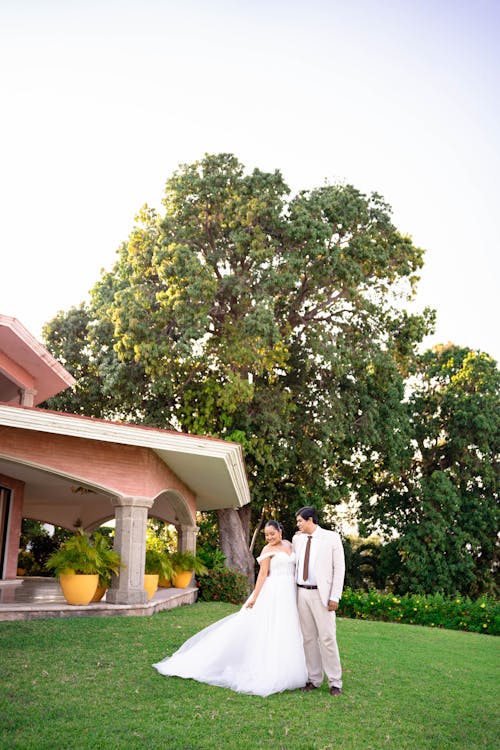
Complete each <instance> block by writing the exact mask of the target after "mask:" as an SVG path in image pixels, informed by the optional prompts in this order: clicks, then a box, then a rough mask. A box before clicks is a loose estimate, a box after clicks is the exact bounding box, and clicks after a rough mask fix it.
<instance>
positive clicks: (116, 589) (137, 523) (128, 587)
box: [106, 497, 154, 604]
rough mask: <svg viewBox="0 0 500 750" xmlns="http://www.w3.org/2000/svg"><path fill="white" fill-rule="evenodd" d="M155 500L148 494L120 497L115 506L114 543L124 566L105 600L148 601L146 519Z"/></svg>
mask: <svg viewBox="0 0 500 750" xmlns="http://www.w3.org/2000/svg"><path fill="white" fill-rule="evenodd" d="M153 502H154V500H153V499H152V498H149V497H117V498H114V499H113V506H114V509H115V519H116V525H115V544H114V547H115V549H116V551H117V552H118V553H119V554H120V556H121V561H122V565H123V566H124V567H123V568H121V569H120V574H119V576H113V581H112V583H111V587H110V588H109V590H108V592H107V594H106V601H107V602H110V603H111V604H145V603H146V602H147V600H148V595H147V592H146V591H145V589H144V558H145V555H146V521H147V518H148V508H151V507H152V505H153Z"/></svg>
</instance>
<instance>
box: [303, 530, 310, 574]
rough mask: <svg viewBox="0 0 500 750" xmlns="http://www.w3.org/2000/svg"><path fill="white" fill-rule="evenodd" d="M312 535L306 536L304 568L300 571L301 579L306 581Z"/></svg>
mask: <svg viewBox="0 0 500 750" xmlns="http://www.w3.org/2000/svg"><path fill="white" fill-rule="evenodd" d="M311 539H312V536H308V537H307V544H306V553H305V555H304V569H303V571H302V580H304V581H307V579H308V578H309V554H310V552H311Z"/></svg>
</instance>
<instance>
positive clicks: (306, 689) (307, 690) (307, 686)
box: [300, 682, 316, 693]
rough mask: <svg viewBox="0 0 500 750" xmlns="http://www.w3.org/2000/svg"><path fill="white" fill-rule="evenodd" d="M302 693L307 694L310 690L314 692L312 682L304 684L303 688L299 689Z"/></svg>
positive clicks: (314, 687) (314, 688)
mask: <svg viewBox="0 0 500 750" xmlns="http://www.w3.org/2000/svg"><path fill="white" fill-rule="evenodd" d="M300 689H301V690H302V692H303V693H309V692H310V691H311V690H316V685H313V684H312V682H306V684H305V685H304V687H301V688H300Z"/></svg>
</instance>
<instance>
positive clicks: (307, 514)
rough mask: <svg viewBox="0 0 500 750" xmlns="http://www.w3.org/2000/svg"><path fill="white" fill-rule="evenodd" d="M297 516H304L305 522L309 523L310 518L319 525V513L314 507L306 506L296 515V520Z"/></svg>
mask: <svg viewBox="0 0 500 750" xmlns="http://www.w3.org/2000/svg"><path fill="white" fill-rule="evenodd" d="M297 516H302V518H303V519H304V521H308V520H309V519H310V518H312V520H313V522H314V523H318V511H317V510H316V508H313V507H312V505H305V506H304V507H303V508H301V509H300V510H298V511H297V512H296V513H295V518H297Z"/></svg>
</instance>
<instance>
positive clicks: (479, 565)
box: [361, 345, 500, 598]
mask: <svg viewBox="0 0 500 750" xmlns="http://www.w3.org/2000/svg"><path fill="white" fill-rule="evenodd" d="M407 409H408V425H409V427H410V428H411V432H410V437H411V442H409V447H408V450H407V457H406V460H405V461H404V462H403V463H402V466H401V467H400V468H398V469H397V470H396V471H394V470H391V469H390V468H389V467H387V468H386V469H385V470H384V471H382V470H381V471H379V473H378V476H377V482H376V485H375V488H372V491H371V492H367V493H365V494H364V495H363V496H361V500H362V507H361V512H362V515H363V517H364V519H365V521H366V522H367V524H368V525H369V526H370V527H372V528H374V527H379V528H382V529H384V530H386V531H387V532H388V533H390V534H392V533H393V532H394V531H395V532H396V533H397V539H396V540H395V541H394V542H392V552H396V553H397V556H398V557H399V569H398V570H397V571H395V570H393V571H392V585H393V588H394V590H395V591H396V592H397V593H399V594H402V593H407V592H412V593H419V594H424V593H437V592H441V593H443V594H447V595H450V596H451V595H453V594H454V593H455V592H459V593H460V594H461V595H462V596H471V597H472V598H476V597H478V596H480V595H481V594H483V593H490V594H492V595H498V585H497V583H496V581H495V570H496V569H497V567H498V550H499V547H498V539H497V536H496V532H497V529H498V526H499V522H500V510H499V502H498V501H499V478H500V473H499V469H500V372H499V371H498V368H497V366H496V363H495V362H494V360H493V359H492V358H491V357H489V356H488V355H486V354H482V353H480V352H473V351H470V350H468V349H461V348H459V347H454V346H451V345H449V346H447V347H437V348H436V349H434V350H432V351H428V352H425V353H424V354H423V355H421V357H420V358H419V359H418V360H417V370H416V376H415V378H414V381H413V383H412V388H411V393H410V395H409V398H408V403H407ZM374 490H375V491H374ZM393 560H394V558H393Z"/></svg>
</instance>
